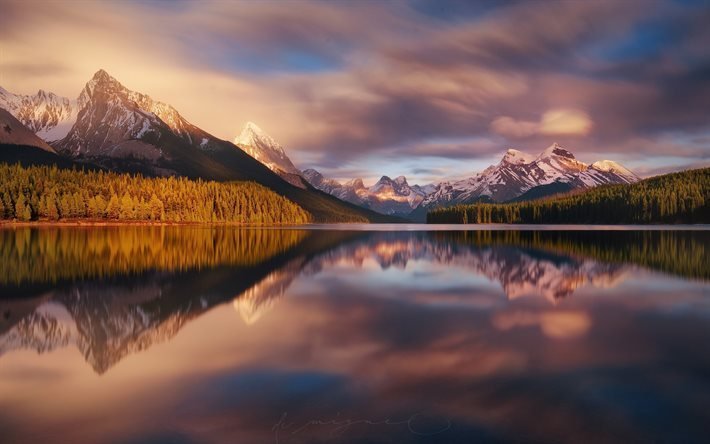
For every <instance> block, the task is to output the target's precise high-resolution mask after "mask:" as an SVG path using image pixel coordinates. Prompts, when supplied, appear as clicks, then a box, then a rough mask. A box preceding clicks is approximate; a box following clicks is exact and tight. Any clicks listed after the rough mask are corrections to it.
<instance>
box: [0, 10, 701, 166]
mask: <svg viewBox="0 0 710 444" xmlns="http://www.w3.org/2000/svg"><path fill="white" fill-rule="evenodd" d="M464 3H465V2H464ZM641 4H642V3H641ZM655 6H656V7H654V8H641V7H639V3H638V2H635V1H629V2H616V1H608V0H600V1H596V2H555V3H544V2H543V3H539V2H535V3H531V2H509V3H504V4H500V5H495V6H486V7H480V6H474V7H469V5H465V4H460V5H452V6H451V7H450V8H449V7H445V8H444V7H425V6H422V5H421V4H416V3H415V4H414V6H412V5H411V4H408V3H371V2H360V3H328V2H305V1H304V2H299V4H298V7H292V8H285V7H283V5H276V4H272V3H268V2H259V3H256V2H254V3H245V2H200V3H193V2H180V3H178V4H177V5H176V4H172V3H171V4H170V6H168V5H167V4H165V3H164V2H148V3H143V2H132V1H108V2H86V3H82V4H81V6H80V7H79V6H77V4H74V3H61V2H49V3H46V4H43V7H42V8H37V7H36V5H35V4H32V2H10V3H8V5H7V6H4V10H3V15H1V16H0V24H1V25H2V26H0V40H1V41H0V47H1V48H2V57H0V85H1V86H3V87H5V88H6V89H8V90H11V91H14V92H21V93H32V92H35V91H37V89H40V88H42V89H45V90H50V91H53V92H55V93H59V94H62V95H65V96H68V97H75V96H77V95H78V92H79V91H80V90H81V88H82V87H83V84H84V83H85V82H86V81H87V80H88V79H89V78H90V77H91V75H92V74H93V72H95V71H96V70H97V69H99V68H104V69H106V70H107V71H108V72H109V73H111V74H112V75H114V76H115V77H117V78H118V79H119V80H120V81H122V82H123V83H124V84H125V85H126V86H127V87H129V88H132V89H136V90H139V91H142V92H145V93H148V94H150V95H151V96H153V97H155V98H156V99H158V100H161V101H165V102H168V103H171V104H172V105H174V106H175V107H176V108H177V109H178V110H180V112H181V113H182V114H183V115H185V117H186V118H188V119H189V120H190V121H192V122H193V123H195V124H197V125H198V126H200V127H203V128H204V129H206V130H207V131H209V132H211V133H213V134H215V135H216V136H218V137H221V138H224V139H231V138H233V137H234V136H235V135H236V133H237V132H238V130H239V128H241V126H242V125H243V123H244V122H245V121H248V120H252V121H255V122H257V123H259V124H260V125H262V126H264V127H267V128H269V132H270V133H271V134H272V136H273V137H275V138H276V139H278V140H279V141H280V142H281V143H282V144H283V145H284V146H286V148H287V150H288V151H289V153H290V154H292V155H293V157H294V158H295V159H297V160H298V159H303V162H315V164H301V165H299V166H302V167H304V168H305V167H309V166H318V165H326V166H332V167H335V166H337V165H345V164H348V162H351V161H357V160H358V159H362V158H365V157H369V158H373V157H377V156H380V157H382V158H394V157H400V158H407V159H411V160H413V161H418V162H419V163H420V165H419V166H426V164H427V162H429V160H428V159H429V158H430V157H431V156H439V157H444V156H451V158H452V159H457V160H460V161H462V162H471V163H473V162H475V161H477V160H480V159H482V158H486V157H488V156H490V155H491V153H493V152H497V151H500V150H502V149H503V148H504V146H505V145H506V144H507V143H508V142H509V140H515V141H516V142H517V143H521V144H524V146H521V147H520V148H521V149H523V150H527V151H537V150H539V149H542V148H543V147H545V146H547V145H549V144H550V142H551V141H552V140H551V139H553V138H554V140H557V141H559V142H560V143H565V144H566V145H568V146H569V147H570V149H572V150H573V151H574V152H575V154H577V155H578V157H584V156H585V153H588V152H591V151H595V152H604V153H608V156H605V157H609V158H619V157H623V156H624V155H626V154H629V153H633V154H643V153H645V154H647V156H648V158H649V159H648V162H651V163H652V162H654V161H656V160H654V159H652V157H653V156H657V155H658V151H659V149H661V148H660V147H661V145H662V144H661V141H663V142H664V143H665V141H666V140H667V137H668V136H667V135H668V134H670V133H673V134H678V133H699V132H703V131H704V130H707V129H709V128H710V124H709V123H708V121H707V110H706V108H707V103H708V101H709V100H710V82H708V78H709V77H708V69H709V67H710V56H709V55H708V53H707V51H705V52H704V51H703V49H704V48H705V47H707V45H708V44H710V41H708V39H709V38H710V34H708V31H707V29H706V28H707V27H706V26H705V23H707V15H708V12H707V11H706V10H704V9H703V8H700V9H698V8H695V7H693V6H692V5H681V4H679V3H675V2H659V3H658V4H655ZM459 10H461V11H462V12H461V13H458V12H455V11H459ZM447 11H448V12H447ZM648 28H650V29H656V28H658V29H662V31H663V32H658V33H656V34H654V35H657V36H659V37H657V38H654V39H651V40H649V39H648V38H646V37H645V35H644V34H643V32H642V31H643V29H648ZM511 29H514V30H515V32H511V31H510V30H511ZM186 30H189V32H186ZM109 49H110V50H109ZM619 54H623V57H621V58H620V57H619ZM592 120H593V122H592ZM466 140H477V142H476V143H471V144H470V143H468V142H461V141H466ZM632 140H645V141H648V143H647V144H632V142H631V141H632ZM632 145H633V150H634V151H629V150H630V149H631V148H630V147H632ZM673 145H674V146H678V145H682V150H681V151H682V152H683V153H685V154H684V155H686V156H688V159H687V162H685V163H690V162H694V161H697V160H698V159H700V158H701V157H702V156H703V155H704V153H705V152H707V150H708V146H707V145H699V144H692V143H688V142H685V141H683V140H680V139H678V138H677V139H676V140H675V143H674V144H673ZM417 159H418V160H417ZM592 160H594V159H592ZM373 165H374V164H373ZM375 167H376V165H375ZM647 167H648V168H655V166H652V165H647ZM378 174H379V173H378V172H377V171H372V172H371V173H370V175H372V176H377V175H378Z"/></svg>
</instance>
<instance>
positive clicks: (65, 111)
mask: <svg viewBox="0 0 710 444" xmlns="http://www.w3.org/2000/svg"><path fill="white" fill-rule="evenodd" d="M0 108H4V109H6V110H7V111H9V112H10V114H12V115H13V116H15V118H16V119H17V120H19V121H20V122H22V124H23V125H25V126H26V127H27V128H28V129H29V130H30V131H32V132H34V133H35V134H37V136H39V137H40V138H42V139H43V140H45V141H47V142H52V141H55V140H59V139H62V138H63V137H64V136H66V135H67V133H68V132H69V130H70V129H71V127H72V125H74V122H76V117H77V114H78V112H79V106H78V104H77V101H76V100H70V99H68V98H66V97H60V96H58V95H56V94H54V93H51V92H46V91H43V90H41V89H40V90H39V91H37V94H34V95H22V94H13V93H11V92H9V91H7V90H6V89H4V88H2V87H0Z"/></svg>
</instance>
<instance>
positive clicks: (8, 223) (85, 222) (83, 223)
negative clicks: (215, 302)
mask: <svg viewBox="0 0 710 444" xmlns="http://www.w3.org/2000/svg"><path fill="white" fill-rule="evenodd" d="M296 225H302V224H242V223H238V222H174V221H143V220H134V221H132V220H124V221H118V220H108V221H103V220H91V219H76V220H59V221H50V220H33V221H27V222H24V221H22V222H21V221H12V220H2V221H0V228H16V227H124V226H146V227H165V226H219V227H227V226H229V227H293V226H296Z"/></svg>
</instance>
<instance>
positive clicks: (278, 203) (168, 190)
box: [0, 164, 311, 225]
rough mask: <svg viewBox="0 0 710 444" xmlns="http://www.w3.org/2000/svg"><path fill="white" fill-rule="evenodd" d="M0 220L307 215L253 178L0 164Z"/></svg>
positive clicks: (261, 219)
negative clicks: (227, 179)
mask: <svg viewBox="0 0 710 444" xmlns="http://www.w3.org/2000/svg"><path fill="white" fill-rule="evenodd" d="M0 219H10V220H13V219H14V220H18V221H35V220H47V221H57V220H71V219H92V220H94V219H95V220H118V221H162V222H209V223H213V222H214V223H236V224H269V225H270V224H298V223H307V222H309V221H310V220H311V215H310V214H309V213H308V212H306V211H305V210H304V209H302V208H301V207H300V206H298V205H297V204H295V203H293V202H291V201H290V200H288V199H286V198H284V197H282V196H279V195H278V194H276V193H274V192H273V191H271V190H269V189H267V188H265V187H263V186H261V185H258V184H256V183H253V182H226V183H221V182H213V181H203V180H200V179H197V180H192V179H187V178H184V177H168V178H148V177H143V176H141V175H131V174H119V173H111V172H105V171H83V170H76V169H74V170H68V169H59V168H57V167H56V166H31V167H22V166H20V165H7V164H2V165H0Z"/></svg>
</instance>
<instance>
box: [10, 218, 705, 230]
mask: <svg viewBox="0 0 710 444" xmlns="http://www.w3.org/2000/svg"><path fill="white" fill-rule="evenodd" d="M126 226H128V227H131V226H133V227H170V226H175V227H189V226H193V227H198V226H202V227H234V228H265V229H280V228H283V229H297V230H298V229H303V230H315V231H320V230H335V231H343V230H344V231H348V230H352V231H710V224H677V225H672V224H645V225H623V224H619V225H610V224H597V225H594V224H426V223H361V222H331V223H320V222H314V223H308V224H303V223H301V224H298V223H296V224H241V223H237V222H174V221H173V222H170V221H118V220H109V221H105V220H91V219H76V220H60V221H49V220H39V221H28V222H21V221H11V220H2V221H0V229H10V228H26V227H30V228H52V227H75V228H99V227H126Z"/></svg>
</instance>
